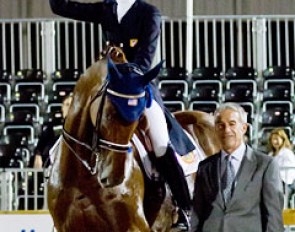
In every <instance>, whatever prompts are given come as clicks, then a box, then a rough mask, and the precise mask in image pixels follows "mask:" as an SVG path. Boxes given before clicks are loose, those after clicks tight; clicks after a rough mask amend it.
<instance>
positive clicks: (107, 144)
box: [62, 81, 145, 175]
mask: <svg viewBox="0 0 295 232" xmlns="http://www.w3.org/2000/svg"><path fill="white" fill-rule="evenodd" d="M106 93H108V94H110V95H113V96H116V97H120V98H128V99H138V98H141V97H144V96H145V92H142V93H140V94H137V95H127V94H123V93H118V92H116V91H113V90H111V89H109V88H108V81H105V83H104V84H103V85H102V87H101V88H100V89H99V91H98V92H97V93H96V94H95V95H94V96H93V97H92V99H91V102H90V104H92V103H93V102H94V101H95V100H96V99H97V98H98V97H102V101H101V104H100V106H99V109H98V111H97V117H96V123H95V124H96V130H94V131H93V136H92V146H90V145H89V144H87V143H84V142H82V141H80V140H78V139H76V138H75V137H73V136H72V135H70V134H69V133H68V132H67V131H66V130H65V128H63V133H62V135H63V140H64V142H65V144H66V145H67V147H68V148H69V150H70V151H71V152H72V153H73V154H74V155H75V156H76V158H77V159H78V160H79V161H80V162H81V163H82V164H83V165H84V167H85V168H86V169H87V170H88V171H89V172H90V173H91V175H95V174H96V172H97V166H98V159H99V155H100V149H106V150H109V151H115V152H121V153H126V152H127V153H130V152H131V151H132V144H131V142H130V141H129V142H128V143H127V144H119V143H114V142H112V141H108V140H105V139H102V138H99V136H98V134H97V131H98V128H99V126H100V124H101V117H98V116H99V115H102V113H103V103H104V99H105V96H106ZM67 139H68V140H70V141H72V142H74V143H76V144H78V145H80V146H82V147H84V148H86V149H87V150H89V151H90V152H91V155H95V165H94V166H93V167H92V166H91V165H89V163H88V162H87V161H86V160H84V159H82V158H81V156H80V155H79V154H78V153H77V152H76V151H75V149H74V148H73V147H72V146H71V145H70V144H69V142H68V141H67Z"/></svg>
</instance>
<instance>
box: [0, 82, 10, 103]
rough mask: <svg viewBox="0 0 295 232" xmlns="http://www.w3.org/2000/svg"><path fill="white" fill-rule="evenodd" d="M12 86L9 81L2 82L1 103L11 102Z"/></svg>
mask: <svg viewBox="0 0 295 232" xmlns="http://www.w3.org/2000/svg"><path fill="white" fill-rule="evenodd" d="M10 101H11V86H10V84H9V83H3V82H0V103H6V104H7V103H10Z"/></svg>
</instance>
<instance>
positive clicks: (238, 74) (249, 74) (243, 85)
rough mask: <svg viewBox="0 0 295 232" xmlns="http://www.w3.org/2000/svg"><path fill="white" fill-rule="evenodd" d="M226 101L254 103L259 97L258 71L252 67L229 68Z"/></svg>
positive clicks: (226, 75)
mask: <svg viewBox="0 0 295 232" xmlns="http://www.w3.org/2000/svg"><path fill="white" fill-rule="evenodd" d="M225 78H226V91H225V94H224V95H225V96H224V101H232V102H253V101H254V99H256V97H257V80H256V79H257V71H256V70H255V69H254V68H250V67H234V68H229V69H228V70H227V71H226V73H225Z"/></svg>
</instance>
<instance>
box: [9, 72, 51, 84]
mask: <svg viewBox="0 0 295 232" xmlns="http://www.w3.org/2000/svg"><path fill="white" fill-rule="evenodd" d="M14 80H15V82H16V83H18V82H30V83H31V82H41V83H43V81H44V80H46V74H45V73H44V72H43V70H41V69H22V70H19V71H17V72H16V76H14Z"/></svg>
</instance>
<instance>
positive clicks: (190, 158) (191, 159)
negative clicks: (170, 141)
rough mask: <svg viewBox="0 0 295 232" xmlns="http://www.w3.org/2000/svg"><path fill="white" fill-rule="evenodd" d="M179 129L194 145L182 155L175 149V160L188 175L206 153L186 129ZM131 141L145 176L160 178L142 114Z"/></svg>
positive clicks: (151, 178) (194, 170) (194, 169)
mask: <svg viewBox="0 0 295 232" xmlns="http://www.w3.org/2000/svg"><path fill="white" fill-rule="evenodd" d="M181 130H182V131H183V133H184V134H185V135H186V136H187V138H188V139H189V140H190V142H191V143H192V144H193V145H194V147H195V149H194V150H192V151H190V152H188V153H187V154H184V155H180V154H178V153H177V150H176V157H177V160H178V162H179V164H180V166H181V167H182V169H183V172H184V174H185V176H189V175H191V174H192V173H195V172H196V171H197V168H198V165H199V162H200V161H202V160H203V159H205V158H206V155H205V153H204V151H203V149H202V148H201V146H200V144H199V143H198V141H195V140H194V139H193V138H192V136H191V135H190V134H189V133H188V132H187V131H186V130H184V129H182V128H181ZM132 142H133V144H134V146H135V147H136V148H137V151H138V153H139V157H140V159H141V162H142V166H143V168H144V171H145V173H146V175H147V177H148V178H149V179H150V180H154V181H157V180H161V176H160V174H159V172H158V171H157V169H156V168H155V165H154V164H155V159H156V157H155V154H154V151H153V147H152V143H151V139H150V136H149V125H148V121H147V120H146V119H145V116H144V115H143V116H142V117H141V118H140V121H139V126H138V128H137V129H136V132H135V134H134V135H133V137H132Z"/></svg>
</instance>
